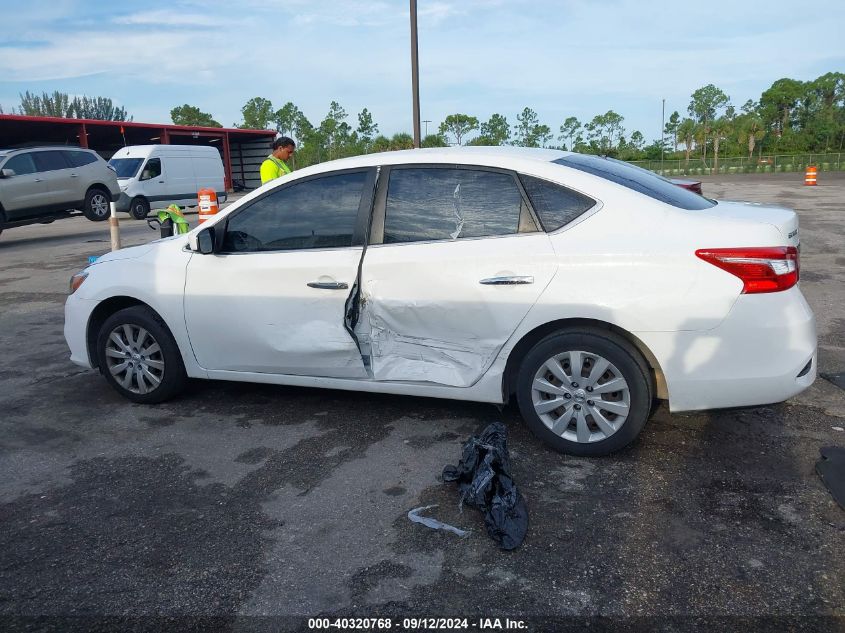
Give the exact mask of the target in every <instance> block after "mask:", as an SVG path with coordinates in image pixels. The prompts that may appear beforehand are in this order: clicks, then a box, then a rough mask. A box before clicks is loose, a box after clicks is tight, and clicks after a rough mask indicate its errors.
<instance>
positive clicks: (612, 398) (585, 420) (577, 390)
mask: <svg viewBox="0 0 845 633" xmlns="http://www.w3.org/2000/svg"><path fill="white" fill-rule="evenodd" d="M531 401H532V403H533V405H534V410H535V411H536V413H537V416H538V417H539V418H540V420H541V421H542V422H543V424H545V425H546V427H548V428H549V429H550V430H551V431H552V433H554V434H556V435H558V436H560V437H562V438H564V439H566V440H569V441H571V442H577V443H579V444H586V443H591V442H598V441H601V440H604V439H607V438H608V437H610V436H611V435H613V434H614V433H616V432H617V431H618V430H619V429H620V428H622V425H623V424H625V421H626V420H627V419H628V414H629V413H630V407H631V391H630V388H629V387H628V383H627V381H626V380H625V377H624V376H623V375H622V372H620V371H619V369H618V368H617V367H616V366H615V365H614V364H613V363H611V362H610V361H609V360H607V359H606V358H604V357H602V356H600V355H598V354H595V353H592V352H585V351H567V352H563V353H560V354H556V355H555V356H552V357H551V358H549V359H548V360H546V362H544V363H543V364H542V365H540V367H539V369H538V370H537V372H536V373H535V375H534V380H533V382H532V385H531Z"/></svg>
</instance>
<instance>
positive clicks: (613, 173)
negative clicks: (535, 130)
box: [554, 154, 716, 211]
mask: <svg viewBox="0 0 845 633" xmlns="http://www.w3.org/2000/svg"><path fill="white" fill-rule="evenodd" d="M554 162H555V163H557V164H558V165H565V166H566V167H572V168H573V169H577V170H579V171H585V172H587V173H588V174H593V175H594V176H599V177H600V178H604V179H605V180H609V181H611V182H615V183H616V184H619V185H622V186H623V187H628V189H633V190H634V191H637V192H639V193H642V194H644V195H646V196H648V197H649V198H654V199H655V200H660V202H665V203H666V204H671V205H672V206H673V207H678V208H679V209H689V210H692V211H694V210H699V209H709V208H710V207H713V206H715V204H716V203H715V202H713V201H711V200H708V199H707V198H704V197H702V196H699V195H698V194H696V193H693V192H692V191H687V190H686V189H683V188H682V187H678V186H677V185H673V184H672V183H671V182H669V181H668V180H666V179H665V178H662V177H661V176H658V175H657V174H655V173H654V172H650V171H647V170H645V169H641V168H639V167H634V166H633V165H629V164H627V163H625V162H622V161H621V160H616V159H614V158H604V157H602V156H590V155H586V154H572V155H570V156H564V157H563V158H558V159H557V160H555V161H554Z"/></svg>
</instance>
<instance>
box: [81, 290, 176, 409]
mask: <svg viewBox="0 0 845 633" xmlns="http://www.w3.org/2000/svg"><path fill="white" fill-rule="evenodd" d="M97 357H98V359H99V363H100V371H101V372H102V373H103V375H105V377H106V380H107V381H108V382H109V384H110V385H111V386H112V387H113V388H114V389H115V390H116V391H117V392H118V393H120V394H121V395H122V396H124V397H125V398H128V399H129V400H132V401H133V402H140V403H144V404H154V403H158V402H163V401H165V400H167V399H169V398H171V397H172V396H174V395H175V394H177V393H178V392H179V391H181V390H182V389H183V388H184V386H185V383H186V382H187V376H186V374H185V365H184V364H183V362H182V355H181V354H180V353H179V347H178V345H177V344H176V341H175V340H174V338H173V335H172V334H171V333H170V330H169V329H168V328H167V326H166V325H165V324H164V322H163V321H162V320H161V318H160V317H159V316H158V315H157V314H156V313H155V312H153V311H152V310H151V309H150V308H148V307H146V306H132V307H129V308H124V309H123V310H119V311H118V312H115V313H114V314H113V315H111V316H110V317H109V318H108V319H106V321H105V323H103V326H102V327H101V328H100V332H99V335H98V336H97Z"/></svg>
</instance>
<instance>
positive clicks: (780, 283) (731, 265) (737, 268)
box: [695, 246, 799, 294]
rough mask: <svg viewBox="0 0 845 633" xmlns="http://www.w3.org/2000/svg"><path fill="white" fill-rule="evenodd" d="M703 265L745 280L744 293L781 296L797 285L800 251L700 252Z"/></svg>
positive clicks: (778, 248) (767, 248) (784, 248)
mask: <svg viewBox="0 0 845 633" xmlns="http://www.w3.org/2000/svg"><path fill="white" fill-rule="evenodd" d="M695 254H696V255H697V256H698V257H700V258H701V259H703V260H704V261H706V262H708V263H710V264H713V265H714V266H718V267H719V268H721V269H722V270H726V271H728V272H729V273H731V274H732V275H736V276H737V277H739V278H740V279H742V283H743V288H742V292H743V293H745V294H755V293H759V292H779V291H781V290H786V289H788V288H792V286H794V285H795V284H796V283H798V269H799V268H798V249H797V248H795V247H794V246H763V247H759V246H758V247H747V248H701V249H699V250H697V251H695Z"/></svg>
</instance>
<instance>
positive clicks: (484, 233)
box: [354, 165, 556, 387]
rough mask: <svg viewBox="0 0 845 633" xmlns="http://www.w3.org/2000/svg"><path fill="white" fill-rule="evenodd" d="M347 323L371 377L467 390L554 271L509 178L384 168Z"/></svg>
mask: <svg viewBox="0 0 845 633" xmlns="http://www.w3.org/2000/svg"><path fill="white" fill-rule="evenodd" d="M370 241H371V243H370V245H369V246H368V248H367V252H366V254H365V256H364V262H363V266H362V274H361V287H360V299H359V309H360V314H359V316H358V319H357V322H356V324H355V327H354V331H355V334H356V337H357V340H358V342H359V346H360V348H361V351H362V353H363V355H364V357H365V359H366V360H367V362H368V366H369V369H370V371H371V373H372V376H373V379H375V380H378V381H425V382H433V383H438V384H443V385H450V386H457V387H468V386H470V385H472V384H473V383H475V382H476V381H477V380H478V379H479V378H480V377H481V376H482V375H483V374H484V372H485V371H486V370H487V369H488V368H489V367H490V365H491V364H492V362H493V360H494V359H495V357H496V355H497V354H498V352H499V350H500V349H501V348H502V346H503V345H504V343H505V342H506V341H507V340H508V338H509V337H510V336H511V334H512V333H513V332H514V330H515V329H516V327H517V326H518V325H519V323H520V321H521V320H522V319H523V318H524V317H525V315H526V314H527V313H528V310H529V309H530V308H531V306H532V305H533V304H534V303H535V302H536V300H537V298H538V297H539V296H540V294H541V293H542V292H543V290H544V289H545V287H546V286H547V285H548V283H549V282H550V281H551V279H552V277H553V275H554V274H555V271H556V262H555V257H554V251H553V249H552V246H551V243H550V241H549V238H548V236H547V235H546V234H545V233H544V232H542V230H540V228H539V223H538V222H537V220H536V218H535V217H534V215H533V212H532V210H531V209H530V205H529V204H528V203H527V199H526V197H525V195H524V192H523V190H522V187H521V184H520V183H519V182H518V180H517V179H516V177H515V174H513V173H512V172H508V171H505V170H500V169H489V168H483V167H471V166H455V165H447V166H443V165H413V166H402V167H392V168H384V169H383V170H382V174H381V176H380V178H379V187H378V193H377V196H376V204H375V209H374V214H373V227H372V233H371V240H370Z"/></svg>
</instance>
